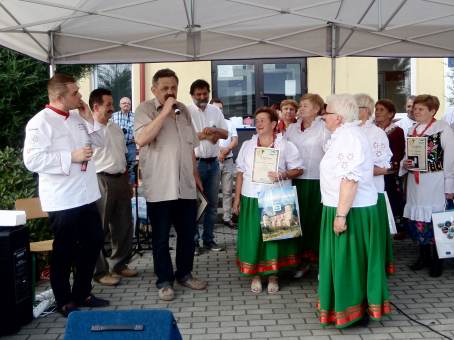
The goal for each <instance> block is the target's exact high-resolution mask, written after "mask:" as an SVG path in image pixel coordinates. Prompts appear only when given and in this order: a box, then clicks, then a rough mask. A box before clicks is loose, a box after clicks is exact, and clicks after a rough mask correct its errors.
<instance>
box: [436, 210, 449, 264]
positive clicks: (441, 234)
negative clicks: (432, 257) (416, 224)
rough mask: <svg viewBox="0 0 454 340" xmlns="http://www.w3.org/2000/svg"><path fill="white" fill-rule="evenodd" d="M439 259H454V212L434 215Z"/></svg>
mask: <svg viewBox="0 0 454 340" xmlns="http://www.w3.org/2000/svg"><path fill="white" fill-rule="evenodd" d="M432 222H433V227H434V236H435V244H436V245H437V252H438V257H439V258H441V259H445V258H449V257H454V210H450V211H444V212H439V213H433V214H432Z"/></svg>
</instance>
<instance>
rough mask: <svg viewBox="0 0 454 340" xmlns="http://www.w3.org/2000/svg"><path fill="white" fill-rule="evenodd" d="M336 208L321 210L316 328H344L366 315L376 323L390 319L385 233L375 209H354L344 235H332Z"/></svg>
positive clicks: (351, 211)
mask: <svg viewBox="0 0 454 340" xmlns="http://www.w3.org/2000/svg"><path fill="white" fill-rule="evenodd" d="M335 216H336V208H334V207H326V206H324V207H323V211H322V224H321V234H320V261H319V275H320V276H319V286H318V295H319V301H318V303H317V308H318V310H319V313H320V324H321V325H322V326H326V325H329V324H334V325H335V326H336V327H337V328H344V327H347V326H349V325H351V324H352V323H354V322H356V321H358V320H360V319H361V318H362V317H363V316H364V314H365V313H368V314H369V316H370V317H371V318H372V319H374V320H380V319H381V318H382V317H383V316H384V315H387V314H389V313H391V306H390V303H389V292H388V283H387V276H386V272H385V258H386V249H385V248H384V247H383V245H384V244H385V242H386V240H385V233H384V232H383V230H382V227H381V225H380V219H379V216H378V210H377V206H376V205H374V206H370V207H364V208H352V209H350V212H349V213H348V216H347V230H346V231H345V232H343V233H341V234H340V235H339V236H337V235H336V234H335V233H334V230H333V222H334V218H335Z"/></svg>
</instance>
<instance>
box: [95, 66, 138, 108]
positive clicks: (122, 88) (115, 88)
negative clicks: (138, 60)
mask: <svg viewBox="0 0 454 340" xmlns="http://www.w3.org/2000/svg"><path fill="white" fill-rule="evenodd" d="M96 75H97V79H98V86H99V87H104V88H106V89H109V90H111V91H112V97H113V103H114V106H115V107H116V109H117V110H120V105H119V103H120V99H121V98H123V97H129V98H131V93H132V91H131V65H129V64H112V65H98V66H96Z"/></svg>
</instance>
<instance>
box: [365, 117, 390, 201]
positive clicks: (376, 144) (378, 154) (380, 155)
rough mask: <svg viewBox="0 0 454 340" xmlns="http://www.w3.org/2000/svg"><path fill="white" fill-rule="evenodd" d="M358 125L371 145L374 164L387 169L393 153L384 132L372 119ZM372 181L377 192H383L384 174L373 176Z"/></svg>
mask: <svg viewBox="0 0 454 340" xmlns="http://www.w3.org/2000/svg"><path fill="white" fill-rule="evenodd" d="M360 126H361V128H362V129H363V131H364V132H365V134H366V136H367V138H368V140H369V143H370V145H371V147H372V158H373V161H374V166H376V167H379V168H386V169H389V168H390V167H391V163H390V162H391V157H392V156H393V154H392V152H391V149H390V148H389V140H388V136H387V135H386V132H385V131H383V130H382V129H380V128H379V127H378V126H376V125H375V124H374V123H373V121H372V120H368V121H366V122H365V123H364V124H363V125H360ZM374 183H375V187H376V188H377V192H379V193H383V192H384V191H385V177H384V175H380V176H374Z"/></svg>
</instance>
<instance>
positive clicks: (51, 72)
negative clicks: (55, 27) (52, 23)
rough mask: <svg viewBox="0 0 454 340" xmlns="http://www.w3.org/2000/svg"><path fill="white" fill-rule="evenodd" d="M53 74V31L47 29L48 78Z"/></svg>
mask: <svg viewBox="0 0 454 340" xmlns="http://www.w3.org/2000/svg"><path fill="white" fill-rule="evenodd" d="M54 74H55V59H54V32H53V31H49V78H52V77H53V76H54Z"/></svg>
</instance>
